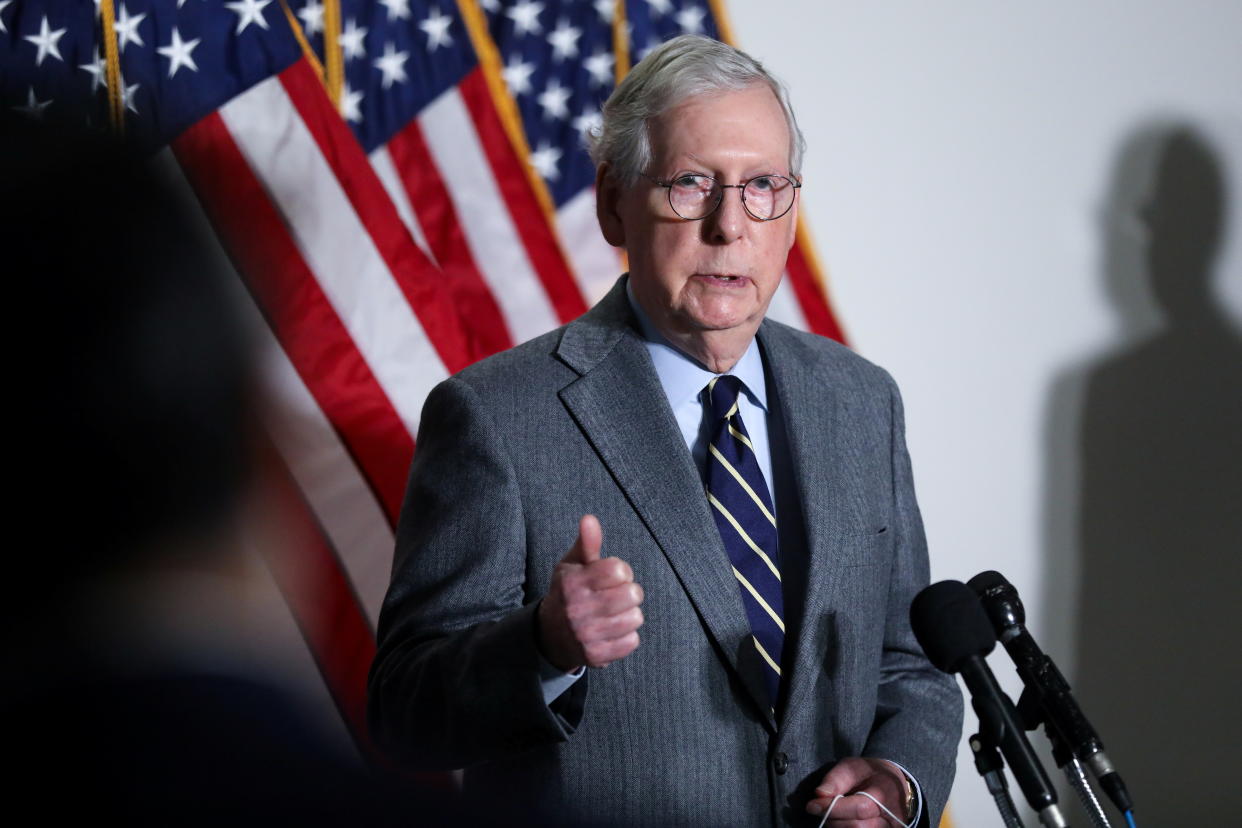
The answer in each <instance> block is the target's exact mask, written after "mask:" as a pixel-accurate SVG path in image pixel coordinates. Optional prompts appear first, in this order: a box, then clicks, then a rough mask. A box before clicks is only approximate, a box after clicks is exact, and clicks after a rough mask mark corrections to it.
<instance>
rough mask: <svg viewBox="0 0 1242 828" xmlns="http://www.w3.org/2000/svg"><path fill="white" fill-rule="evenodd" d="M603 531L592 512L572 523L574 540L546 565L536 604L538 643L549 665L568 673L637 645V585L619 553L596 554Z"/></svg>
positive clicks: (640, 613) (639, 596)
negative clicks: (548, 576)
mask: <svg viewBox="0 0 1242 828" xmlns="http://www.w3.org/2000/svg"><path fill="white" fill-rule="evenodd" d="M603 542H604V532H603V530H602V529H601V528H600V525H599V520H598V519H597V518H596V517H595V516H594V515H585V516H584V517H583V518H582V520H581V521H580V522H579V523H578V540H577V542H575V543H574V545H573V546H572V547H571V548H570V550H569V552H567V553H566V554H565V557H564V558H562V559H561V562H560V563H558V564H557V565H556V568H555V569H554V570H552V585H551V586H550V587H549V588H548V594H547V595H545V596H544V598H543V602H542V603H540V605H539V646H540V649H541V650H542V651H543V655H544V658H546V659H547V660H548V661H549V662H550V663H551V664H552V665H553V666H555V667H557V668H558V669H561V670H564V671H565V672H566V673H572V672H573V671H574V670H577V669H578V668H579V667H581V666H582V665H584V664H585V665H586V666H588V667H603V666H605V665H607V664H611V663H612V662H614V661H617V660H618V659H622V658H625V657H626V656H627V655H629V654H630V653H632V652H634V650H635V649H636V648H637V647H638V628H639V627H641V626H642V624H643V611H642V610H641V609H639V605H640V604H642V602H643V588H642V587H641V586H639V585H638V584H636V583H634V570H632V569H630V565H629V564H627V563H626V562H625V561H623V560H621V559H620V558H601V557H600V549H601V548H602V546H603Z"/></svg>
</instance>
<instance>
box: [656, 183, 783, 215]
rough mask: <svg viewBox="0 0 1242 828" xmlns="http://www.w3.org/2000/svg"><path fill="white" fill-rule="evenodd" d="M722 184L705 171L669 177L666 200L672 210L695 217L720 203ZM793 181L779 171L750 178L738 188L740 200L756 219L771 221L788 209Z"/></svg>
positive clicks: (722, 195)
mask: <svg viewBox="0 0 1242 828" xmlns="http://www.w3.org/2000/svg"><path fill="white" fill-rule="evenodd" d="M725 189H726V188H725V187H724V186H722V185H721V184H720V182H719V181H717V180H716V179H714V178H712V177H710V176H706V175H683V176H679V177H678V178H675V179H673V180H672V181H671V182H670V186H669V188H668V200H669V204H670V205H672V208H673V212H675V213H677V215H679V216H681V217H682V218H684V219H688V220H691V221H695V220H698V219H702V218H706V217H707V216H709V215H711V214H712V212H714V211H715V209H716V208H717V207H719V206H720V202H721V199H722V198H723V197H724V191H725ZM796 191H797V190H796V188H795V186H794V183H793V182H792V181H790V180H789V179H788V178H785V177H784V176H782V175H762V176H759V177H758V178H752V179H751V180H750V181H747V182H746V186H745V187H743V188H742V204H743V206H745V208H746V212H748V213H750V214H751V215H752V216H754V217H755V218H757V219H759V220H760V221H771V220H772V219H777V218H780V217H781V216H783V215H785V213H787V212H789V208H790V207H792V206H793V201H794V193H795V192H796Z"/></svg>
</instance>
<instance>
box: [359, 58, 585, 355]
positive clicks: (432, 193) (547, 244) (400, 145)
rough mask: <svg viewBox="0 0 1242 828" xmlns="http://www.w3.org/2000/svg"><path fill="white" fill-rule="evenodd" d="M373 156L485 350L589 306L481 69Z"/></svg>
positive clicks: (536, 332)
mask: <svg viewBox="0 0 1242 828" xmlns="http://www.w3.org/2000/svg"><path fill="white" fill-rule="evenodd" d="M371 162H372V164H373V165H374V167H375V168H376V170H377V171H378V172H379V177H380V179H381V180H382V181H383V182H384V185H385V187H386V188H387V190H388V193H389V195H390V196H391V198H392V200H393V201H394V202H395V203H396V204H397V205H398V209H399V211H400V214H401V216H402V218H403V219H404V220H405V221H406V222H407V223H409V224H410V226H411V230H412V232H414V234H415V235H416V236H418V237H420V238H422V239H424V240H425V242H424V245H425V248H426V249H427V251H428V252H429V253H430V254H431V255H432V256H434V257H435V259H436V261H437V263H438V264H439V265H440V267H441V269H442V270H443V271H444V272H445V277H446V279H447V280H448V281H449V282H450V284H452V286H453V290H454V294H455V297H456V300H457V305H458V309H459V312H460V313H461V316H462V318H463V319H465V320H466V323H467V326H468V332H469V334H470V335H471V337H472V340H473V341H474V342H475V344H476V354H477V355H478V356H485V355H486V354H489V353H495V352H496V351H499V350H503V349H504V348H507V347H509V346H510V345H513V344H516V343H518V342H523V341H525V340H527V339H530V338H532V337H535V336H538V335H539V334H541V333H544V332H545V331H549V330H551V329H552V328H555V327H557V326H558V325H560V324H562V323H564V322H568V321H570V320H572V319H574V318H576V317H577V316H579V315H580V314H582V313H583V312H584V311H585V310H586V308H587V304H586V302H585V300H584V299H583V296H582V293H581V291H580V290H579V289H578V286H577V283H576V282H575V281H574V279H573V276H572V273H571V270H570V267H569V264H568V262H567V261H566V260H565V256H564V254H563V252H562V250H561V248H560V246H559V244H558V241H557V238H556V236H555V233H554V232H553V231H552V230H551V228H549V227H548V226H547V221H546V218H545V216H544V215H543V213H542V211H541V210H540V207H539V203H538V201H537V200H536V197H535V194H534V191H533V190H532V188H531V185H530V181H529V178H528V177H527V174H526V171H525V170H524V169H523V167H522V161H521V160H520V159H519V158H518V156H517V153H516V152H515V150H514V148H513V146H512V144H511V143H510V141H509V139H508V136H507V134H506V133H505V132H504V129H503V127H502V125H501V122H500V118H499V116H498V115H497V113H496V111H495V104H494V103H493V101H492V99H491V96H490V92H489V90H488V89H487V85H486V79H485V78H484V76H483V70H482V69H481V68H475V69H474V70H473V71H472V72H471V73H470V74H468V75H467V76H466V77H465V78H463V80H462V81H461V82H460V83H459V84H458V85H457V86H455V87H454V88H452V89H450V90H448V91H446V92H445V93H444V94H442V95H440V96H439V97H438V98H436V99H435V100H434V101H432V102H431V103H430V104H429V105H428V106H427V107H426V108H425V109H424V110H423V111H422V112H421V113H420V114H419V116H418V117H417V118H416V119H415V120H414V121H413V122H411V123H410V124H409V125H407V126H406V127H405V128H404V129H403V130H402V131H401V132H399V133H398V134H397V135H395V136H393V138H392V140H390V141H389V142H388V144H386V145H385V146H383V147H380V148H379V149H377V150H375V151H374V152H372V153H371Z"/></svg>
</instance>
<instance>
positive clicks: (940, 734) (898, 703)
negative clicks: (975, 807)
mask: <svg viewBox="0 0 1242 828" xmlns="http://www.w3.org/2000/svg"><path fill="white" fill-rule="evenodd" d="M888 387H889V394H890V400H891V403H890V404H891V411H892V416H891V423H892V442H891V452H892V481H893V491H892V497H893V514H894V516H895V520H894V523H895V525H894V527H893V529H894V530H895V533H896V534H895V537H894V538H893V542H894V543H895V544H896V554H895V556H894V558H893V572H892V575H891V578H890V581H889V598H888V607H887V613H886V619H885V633H884V652H883V657H882V660H881V666H880V685H879V691H878V696H877V704H876V717H875V722H874V724H873V726H872V731H871V734H870V736H869V738H868V740H867V745H866V749H865V751H864V755H866V756H871V757H875V758H881V759H889V760H892V761H894V762H897V763H898V764H900V765H901V766H902V767H904V768H905V769H906V770H907V771H909V773H910V774H911V775H912V776H914V778H915V779H917V780H918V781H919V784H920V786H921V787H922V791H923V795H924V797H925V802H924V806H925V807H924V814H925V815H927V816H928V818H929V819H930V824H932V825H935V824H937V821H938V820H939V818H940V812H941V811H942V810H943V809H944V806H945V803H946V802H947V800H948V797H949V788H950V787H951V786H952V784H953V774H954V768H955V760H956V753H957V743H958V739H959V738H960V736H961V732H962V695H961V691H959V690H958V687H957V683H956V681H955V680H954V679H953V678H952V677H951V676H949V675H946V674H945V673H942V672H940V671H939V670H937V669H936V668H935V667H933V666H932V664H931V663H930V662H929V661H928V660H927V657H926V655H924V653H923V650H922V648H921V647H920V646H919V644H918V642H917V641H916V640H915V638H914V632H913V631H912V630H911V628H910V603H911V601H913V600H914V596H915V595H916V594H918V592H919V591H920V590H921V589H922V588H923V587H925V586H926V585H927V582H928V580H929V569H928V561H927V541H926V538H925V536H924V534H923V521H922V518H921V516H920V515H919V508H918V504H917V502H916V501H915V497H914V481H913V476H912V473H911V469H910V455H909V453H908V452H907V450H906V439H905V416H904V413H903V409H902V404H901V396H900V394H899V393H898V391H897V386H896V384H895V383H894V382H893V381H892V379H891V378H888Z"/></svg>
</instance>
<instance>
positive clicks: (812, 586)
mask: <svg viewBox="0 0 1242 828" xmlns="http://www.w3.org/2000/svg"><path fill="white" fill-rule="evenodd" d="M759 341H760V344H761V345H762V346H763V348H764V354H765V356H766V358H767V364H768V370H769V372H770V375H771V376H772V378H773V379H774V380H775V384H776V393H777V395H778V397H779V399H780V406H781V410H782V412H783V414H784V421H785V423H784V424H785V429H786V434H787V437H788V443H789V454H790V460H791V462H792V464H793V474H794V480H795V482H796V488H797V492H798V496H799V498H800V503H801V506H802V515H803V520H804V523H805V530H806V553H807V560H806V566H807V575H806V596H805V602H804V604H803V608H802V616H801V623H800V625H799V633H798V638H797V641H796V642H794V646H793V648H792V653H793V659H792V662H790V661H786V662H785V664H784V665H783V666H784V667H785V677H786V679H787V680H788V682H789V685H788V687H787V688H786V705H785V711H786V712H785V716H784V718H785V720H786V721H790V719H791V717H797V716H799V715H801V712H802V711H803V709H804V708H805V706H806V705H807V704H808V703H809V702H808V700H809V698H810V696H811V692H812V690H813V688H814V686H815V683H816V681H817V680H818V678H819V673H820V671H821V669H822V666H823V664H824V663H825V661H826V660H827V662H828V663H831V662H832V661H834V660H835V659H834V657H833V655H832V654H831V653H827V652H825V649H826V648H827V647H829V646H832V644H833V636H831V635H830V633H831V631H830V630H827V629H825V626H824V625H825V624H830V623H832V620H831V618H830V617H828V615H827V613H828V612H829V611H830V608H831V607H833V606H840V601H839V600H838V599H837V596H838V594H839V593H840V592H841V590H842V589H843V588H844V583H843V577H842V576H843V575H844V572H845V569H844V567H843V566H842V565H841V562H840V561H839V560H837V559H836V556H835V554H834V552H835V551H836V550H838V549H839V548H840V539H841V537H842V535H843V533H846V532H848V531H852V530H854V528H855V527H857V526H858V522H859V520H860V517H859V514H860V513H859V511H858V506H857V504H855V503H853V502H852V501H851V499H850V492H851V487H850V486H849V481H850V480H851V479H853V477H852V476H853V475H854V474H856V473H859V472H860V471H861V470H860V469H858V468H857V458H856V457H854V456H852V455H851V453H850V452H849V451H848V449H847V448H846V447H847V446H848V445H849V441H848V440H842V439H840V429H842V428H844V427H847V424H848V423H849V422H850V421H851V420H850V414H849V394H848V391H847V390H845V389H844V388H842V386H843V385H844V383H843V379H844V378H843V377H839V376H831V375H824V374H823V373H822V372H817V371H816V369H815V366H816V365H817V362H818V361H817V360H816V359H815V357H814V354H813V353H812V352H811V351H810V350H809V349H808V348H806V346H805V345H804V344H803V343H802V342H801V341H800V340H798V339H797V338H796V337H795V336H794V335H793V334H792V333H791V332H789V331H788V330H785V329H782V328H779V327H776V326H774V325H771V324H769V323H765V324H764V325H763V326H762V327H761V328H760V331H759ZM786 652H787V653H788V652H790V648H789V647H788V646H787V647H786Z"/></svg>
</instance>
